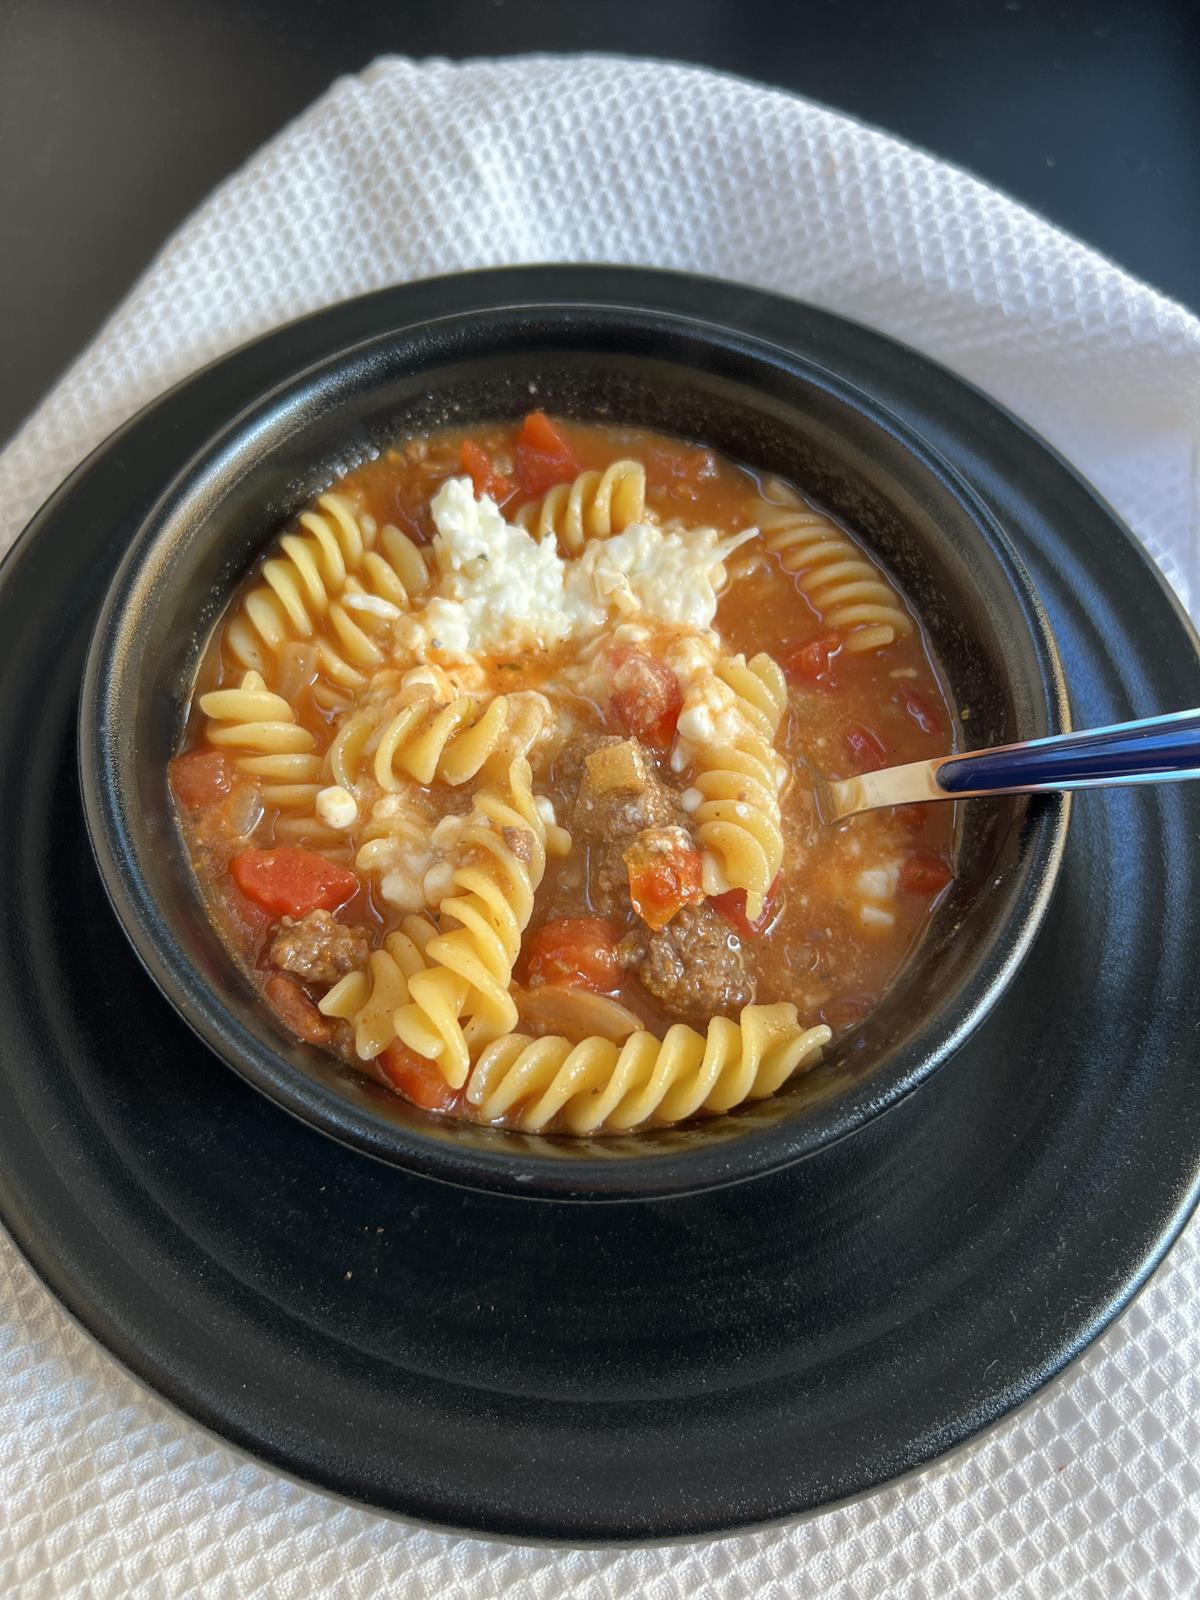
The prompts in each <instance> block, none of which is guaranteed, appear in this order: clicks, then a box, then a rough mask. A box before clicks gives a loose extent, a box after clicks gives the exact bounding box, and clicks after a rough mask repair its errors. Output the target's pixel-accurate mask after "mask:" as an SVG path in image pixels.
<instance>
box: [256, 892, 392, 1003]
mask: <svg viewBox="0 0 1200 1600" xmlns="http://www.w3.org/2000/svg"><path fill="white" fill-rule="evenodd" d="M369 950H370V945H369V944H368V942H367V936H366V934H365V933H364V932H363V931H362V929H361V928H348V927H347V926H346V925H345V923H344V922H339V921H338V920H337V918H336V917H331V916H330V914H329V912H328V911H309V912H307V913H306V914H305V915H304V916H303V917H301V918H300V920H299V921H298V922H296V921H293V919H292V918H291V917H284V918H283V921H282V922H281V923H280V925H279V932H278V933H277V934H276V935H275V938H274V939H273V940H272V942H271V962H272V964H273V965H274V966H276V967H278V968H279V969H280V971H281V972H293V973H295V975H296V977H298V978H303V979H304V981H305V982H306V983H315V984H318V985H320V986H323V987H324V988H326V989H329V988H331V987H332V986H333V985H334V984H335V983H336V982H337V981H338V979H339V978H344V977H345V976H346V974H347V973H348V972H355V971H357V969H358V968H359V967H365V966H366V964H367V955H368V952H369Z"/></svg>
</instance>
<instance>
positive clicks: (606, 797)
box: [570, 735, 687, 910]
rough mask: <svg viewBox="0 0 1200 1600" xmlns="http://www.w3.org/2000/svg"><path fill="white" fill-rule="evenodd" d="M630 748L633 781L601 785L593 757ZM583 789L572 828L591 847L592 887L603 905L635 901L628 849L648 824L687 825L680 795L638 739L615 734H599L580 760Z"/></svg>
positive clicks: (609, 907)
mask: <svg viewBox="0 0 1200 1600" xmlns="http://www.w3.org/2000/svg"><path fill="white" fill-rule="evenodd" d="M626 748H627V749H628V750H629V752H630V755H631V758H632V759H631V762H630V767H631V773H630V777H629V779H628V781H627V782H624V783H617V784H615V785H614V786H613V787H612V788H601V787H600V786H599V784H598V782H597V781H596V777H595V776H594V775H593V768H594V766H595V763H594V761H593V760H592V758H593V757H595V756H596V755H597V754H599V753H600V752H602V751H606V750H617V749H621V751H622V753H624V752H625V750H626ZM580 767H581V772H580V778H579V788H578V790H577V792H576V795H575V804H574V806H573V808H572V811H571V821H570V830H571V834H572V836H573V837H574V838H577V839H579V840H581V841H583V842H585V843H586V844H587V845H588V847H589V851H590V865H591V881H592V889H593V893H594V896H595V899H596V902H597V904H598V905H599V906H600V907H601V908H602V909H604V910H616V909H617V908H619V907H622V906H627V905H628V904H629V872H628V869H627V867H626V865H625V862H624V859H623V856H624V852H625V851H626V850H627V849H628V848H629V846H630V845H631V844H632V843H633V841H634V839H636V838H637V836H638V834H639V833H641V832H642V831H643V829H645V828H655V827H669V826H671V825H683V824H686V821H687V818H686V816H685V814H684V812H683V810H682V809H681V807H680V805H679V801H678V798H677V797H676V796H675V794H674V793H673V792H672V791H671V790H670V789H669V788H668V787H667V785H666V784H665V783H664V782H663V781H662V779H661V778H660V777H659V776H658V773H657V772H656V771H655V770H654V767H653V765H652V763H651V762H650V761H648V760H647V759H646V757H645V753H644V752H643V751H642V749H641V747H640V746H639V745H638V742H637V740H636V739H620V738H617V737H616V736H615V735H614V736H611V737H605V738H602V739H598V740H597V741H596V743H595V745H594V746H593V747H592V749H591V750H590V751H589V752H587V756H586V758H585V759H582V760H581V762H580Z"/></svg>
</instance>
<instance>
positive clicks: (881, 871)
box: [854, 861, 900, 900]
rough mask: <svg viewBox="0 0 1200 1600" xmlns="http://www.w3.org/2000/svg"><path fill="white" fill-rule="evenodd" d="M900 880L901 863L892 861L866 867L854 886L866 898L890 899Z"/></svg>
mask: <svg viewBox="0 0 1200 1600" xmlns="http://www.w3.org/2000/svg"><path fill="white" fill-rule="evenodd" d="M899 881H900V863H899V862H898V861H890V862H888V863H887V864H886V865H884V866H882V867H864V868H863V870H862V871H861V872H860V873H859V875H858V877H857V879H856V880H855V884H854V887H855V889H856V890H857V891H858V893H859V894H860V895H862V897H863V899H864V900H890V899H891V898H892V897H893V895H894V894H895V893H896V885H897V883H898V882H899Z"/></svg>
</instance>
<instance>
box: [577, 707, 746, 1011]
mask: <svg viewBox="0 0 1200 1600" xmlns="http://www.w3.org/2000/svg"><path fill="white" fill-rule="evenodd" d="M618 746H621V747H626V746H628V747H631V750H627V749H624V748H623V749H621V750H620V751H619V756H620V760H619V761H610V762H608V763H604V762H600V763H597V762H596V760H595V759H594V757H595V756H596V754H597V752H599V751H604V750H610V749H611V750H616V748H617V747H618ZM569 754H570V757H571V758H572V759H573V760H574V762H575V764H576V770H577V771H578V773H579V778H578V783H579V787H578V791H577V793H576V797H575V804H574V806H573V808H572V812H571V819H570V828H571V833H572V835H573V836H574V837H575V839H576V840H577V841H579V842H581V843H586V844H587V846H588V853H589V863H590V879H591V891H592V895H591V898H592V904H594V905H595V907H596V908H597V909H599V910H602V911H604V912H606V913H608V914H613V913H617V912H619V911H621V910H628V909H629V870H628V867H627V865H626V862H625V860H624V853H625V851H626V850H628V849H629V848H630V846H631V845H632V844H633V841H634V840H635V839H637V838H638V836H639V835H640V834H642V833H644V832H645V830H646V829H652V828H657V829H664V828H669V829H675V828H683V829H686V828H687V821H688V819H687V814H686V813H685V812H684V810H683V809H682V807H681V806H680V803H679V797H678V796H677V795H676V793H675V791H674V790H673V789H672V788H671V787H670V786H669V784H667V783H665V782H664V781H663V779H662V778H661V777H660V776H659V775H658V773H657V771H656V770H655V768H654V765H653V763H652V762H651V761H650V760H649V759H648V758H647V757H646V755H645V752H644V751H643V750H642V749H641V747H640V746H639V745H638V743H637V741H636V740H625V739H618V738H615V737H614V738H603V739H598V740H597V741H596V742H595V744H594V745H592V746H589V747H586V748H585V749H583V750H582V751H580V752H579V753H578V754H576V753H575V752H574V751H572V752H570V753H569ZM564 759H566V758H564ZM609 782H611V784H612V787H604V785H605V784H606V783H609ZM688 836H689V837H690V834H689V835H688ZM622 959H623V963H624V964H627V965H629V966H631V967H632V968H633V969H634V970H635V971H636V972H637V975H638V978H639V979H640V981H641V983H642V986H643V988H645V989H646V990H647V992H648V993H650V994H652V995H653V996H654V997H655V999H657V1000H658V1002H659V1003H660V1005H662V1006H663V1008H664V1009H665V1010H666V1011H669V1012H670V1013H671V1015H672V1016H675V1017H679V1018H681V1019H682V1020H683V1021H686V1022H691V1023H693V1024H694V1025H695V1026H697V1027H699V1028H701V1029H703V1028H704V1027H705V1026H707V1023H708V1020H709V1018H710V1017H714V1016H717V1015H721V1016H736V1015H737V1013H738V1012H739V1011H740V1010H741V1008H742V1007H743V1006H744V1005H748V1004H749V1003H750V1002H751V1001H752V1000H753V999H754V980H753V978H752V977H751V975H750V973H749V972H748V971H747V967H746V957H745V952H744V951H743V949H742V944H741V940H740V939H739V938H738V937H737V935H736V934H735V933H734V932H733V931H732V930H731V929H730V926H729V924H728V923H727V922H726V921H725V919H724V918H723V917H722V916H720V915H719V913H717V912H716V911H714V910H713V908H712V906H710V905H709V904H708V903H707V901H706V902H704V903H703V904H701V905H685V906H684V907H683V908H682V909H681V910H680V911H677V912H676V913H675V915H674V916H673V917H672V918H671V920H670V922H668V923H667V925H666V927H664V928H662V929H660V931H659V932H658V933H652V932H650V930H649V929H648V928H639V931H638V933H637V934H636V935H630V936H629V937H628V938H627V939H626V940H624V941H622Z"/></svg>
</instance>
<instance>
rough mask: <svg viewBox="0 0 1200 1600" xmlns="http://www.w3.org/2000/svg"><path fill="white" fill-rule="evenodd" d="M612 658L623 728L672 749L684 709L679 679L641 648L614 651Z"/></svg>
mask: <svg viewBox="0 0 1200 1600" xmlns="http://www.w3.org/2000/svg"><path fill="white" fill-rule="evenodd" d="M609 659H610V663H611V668H612V686H613V687H612V710H613V716H614V717H615V718H616V721H617V723H618V724H619V725H620V727H621V730H622V732H624V733H632V734H634V735H635V736H636V737H637V738H639V739H641V740H642V741H643V742H644V743H645V744H648V745H651V746H652V747H653V748H654V749H656V750H669V749H670V748H671V743H672V741H673V739H674V738H675V725H676V723H677V722H678V721H679V713H680V712H681V711H682V710H683V691H682V690H681V689H680V687H679V679H678V678H677V677H676V676H675V674H674V673H673V672H672V671H671V669H670V667H665V666H664V665H663V664H662V662H661V661H656V660H655V659H654V657H653V656H648V655H646V654H645V653H644V652H643V651H641V650H622V651H614V652H613V654H612V655H611V657H610V658H609Z"/></svg>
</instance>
